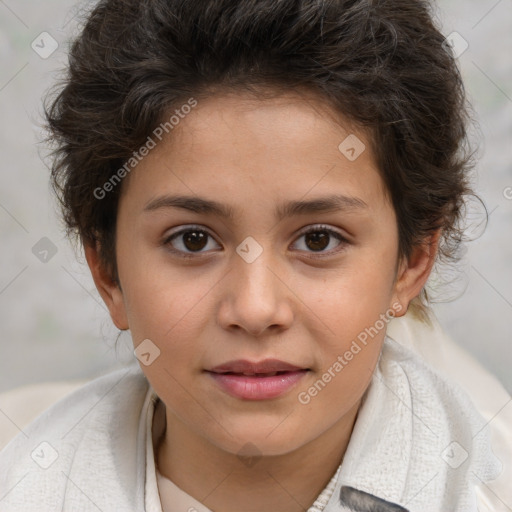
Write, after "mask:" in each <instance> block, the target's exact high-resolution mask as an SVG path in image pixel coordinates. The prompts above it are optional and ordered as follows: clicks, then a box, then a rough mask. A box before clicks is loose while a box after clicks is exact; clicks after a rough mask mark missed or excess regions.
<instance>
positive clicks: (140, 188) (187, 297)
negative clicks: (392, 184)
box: [88, 95, 422, 455]
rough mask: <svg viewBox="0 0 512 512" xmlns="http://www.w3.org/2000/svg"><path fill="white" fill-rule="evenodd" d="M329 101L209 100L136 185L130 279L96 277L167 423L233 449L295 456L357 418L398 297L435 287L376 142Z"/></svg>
mask: <svg viewBox="0 0 512 512" xmlns="http://www.w3.org/2000/svg"><path fill="white" fill-rule="evenodd" d="M328 114H329V112H328V110H327V107H326V106H323V105H322V104H321V103H320V102H318V100H316V101H315V100H314V99H311V98H310V99H309V100H308V101H307V100H306V99H305V97H304V96H298V95H285V96H281V97H276V98H273V99H268V100H256V99H251V98H249V97H245V96H240V95H227V96H222V97H220V96H217V97H212V98H209V99H208V100H204V101H201V102H199V103H198V105H197V107H196V108H194V109H193V110H192V111H191V112H190V113H189V114H188V115H187V116H186V117H184V119H182V120H181V121H180V123H179V125H178V126H177V127H176V128H175V129H174V130H173V131H172V132H171V133H170V135H172V137H171V136H168V137H167V138H164V139H163V140H162V141H161V142H160V143H159V144H158V145H157V147H156V148H154V149H153V150H152V151H151V152H150V153H149V154H148V155H147V156H146V157H145V158H144V159H143V160H142V161H141V162H140V163H139V164H138V165H137V167H136V169H134V170H133V171H132V173H131V174H130V176H129V179H128V180H125V182H124V183H123V191H122V196H121V199H120V203H119V211H118V220H117V241H116V251H117V264H118V271H119V280H120V283H121V289H119V288H117V287H115V286H112V287H110V288H108V286H105V285H104V284H101V283H100V282H99V281H100V278H99V277H97V272H96V275H95V279H96V282H97V284H98V285H99V288H102V289H101V290H100V291H101V292H102V295H103V297H104V298H105V300H106V302H107V304H108V306H109V308H110V312H111V315H112V318H113V319H114V322H115V323H116V325H117V326H118V327H119V328H129V329H130V330H131V334H132V337H133V340H134V345H135V347H138V346H139V345H140V344H141V343H142V342H144V343H145V345H140V346H141V347H145V348H144V352H145V353H148V354H150V355H149V356H145V357H146V361H144V362H149V361H150V364H148V365H146V364H143V363H142V362H141V368H142V370H143V372H144V373H145V375H146V376H147V378H148V380H149V382H150V383H151V385H152V386H153V388H154V389H155V391H156V392H157V394H158V395H159V397H160V398H161V399H162V401H163V402H164V403H165V405H166V410H167V416H168V420H171V419H173V421H175V422H179V423H180V424H181V425H183V426H184V428H186V429H188V430H189V431H190V432H192V433H193V434H194V435H195V436H199V437H200V438H201V439H203V440H205V441H206V442H208V443H211V444H213V445H215V446H216V447H218V448H221V449H222V450H225V451H227V452H231V453H238V452H239V450H240V449H241V447H243V446H244V445H246V443H248V442H250V443H252V444H253V445H255V446H257V448H258V450H259V451H260V452H261V453H262V454H269V455H277V454H284V453H287V452H290V451H292V450H294V449H297V448H299V447H301V446H303V445H305V444H306V443H308V442H310V441H313V440H315V439H317V438H319V437H320V436H321V435H322V434H323V433H325V432H327V431H328V430H329V429H332V428H335V427H336V425H339V424H341V423H342V422H343V421H345V420H346V417H347V415H348V413H349V411H353V410H354V408H356V409H357V405H358V403H359V401H360V399H361V396H362V395H363V393H364V391H365V390H366V388H367V386H368V384H369V382H370V379H371V374H372V371H373V370H374V368H375V365H376V363H377V360H378V357H379V354H380V351H381V346H382V342H383V339H384V335H385V325H386V324H387V322H388V321H389V319H390V317H391V316H390V309H394V310H395V313H396V314H397V316H399V314H400V311H402V310H403V312H405V309H406V307H407V303H408V300H409V299H410V298H412V297H413V296H414V295H415V294H417V293H418V292H419V290H420V289H421V285H422V279H421V278H420V277H418V276H419V275H420V272H419V271H418V272H417V273H416V274H414V268H412V269H411V268H406V267H401V266H400V265H398V264H397V262H398V232H397V222H396V217H395V213H394V210H393V207H392V205H391V204H390V202H389V200H388V198H387V196H386V193H385V189H384V184H383V181H382V179H381V177H380V175H379V172H378V170H377V168H376V164H375V162H374V157H373V155H372V153H371V151H370V149H369V142H368V139H367V138H366V136H365V134H364V133H362V132H360V131H355V130H352V129H351V128H350V126H349V124H348V123H346V122H343V120H341V122H340V124H338V123H336V122H335V121H334V119H333V117H332V116H330V115H328ZM348 136H352V137H351V138H350V139H348V142H347V143H345V145H342V147H341V150H340V148H339V146H340V144H341V143H342V142H343V141H345V139H347V137H348ZM354 136H356V137H357V138H358V140H359V141H360V142H362V143H364V144H365V146H366V149H365V150H364V151H362V153H361V154H360V155H359V156H358V157H357V158H356V159H354V157H355V156H357V155H358V153H359V152H360V151H361V148H362V146H361V145H358V146H354V141H356V139H355V138H354ZM350 142H352V144H350ZM347 144H348V147H347ZM350 146H354V150H355V151H351V150H350ZM349 157H350V158H349ZM178 196H180V197H179V198H178ZM187 198H188V199H187ZM88 261H89V263H90V264H91V262H92V261H93V257H92V256H91V253H89V256H88ZM93 267H94V265H91V268H93ZM93 274H95V270H94V268H93ZM404 304H405V305H404ZM391 314H392V313H391ZM364 333H366V336H365V334H364ZM369 333H371V334H369ZM144 340H146V341H144ZM147 340H150V341H147ZM363 340H365V342H363ZM356 347H359V350H358V349H357V348H356ZM158 351H159V352H158ZM155 357H156V358H155ZM153 358H154V360H153ZM269 359H275V360H278V361H280V362H281V363H278V366H276V367H273V366H269V367H265V366H262V367H260V368H255V367H251V366H246V367H241V366H233V365H232V364H230V362H232V361H235V360H245V361H246V362H250V363H260V362H262V361H265V360H269ZM226 363H227V366H225V367H224V368H221V369H218V368H217V370H216V371H213V370H214V369H215V368H216V367H219V365H225V364H226ZM282 363H287V364H288V365H292V367H293V368H292V367H284V366H282ZM279 368H281V369H282V371H285V370H287V371H286V372H285V373H283V374H278V375H276V376H273V377H272V376H271V372H272V371H279ZM294 368H295V370H294ZM229 370H230V371H231V372H232V373H231V374H225V373H224V372H226V371H229ZM292 370H293V371H292ZM255 372H256V373H263V374H265V375H264V376H250V375H245V376H244V375H241V373H246V374H247V373H255ZM223 373H224V374H223ZM221 374H223V375H221Z"/></svg>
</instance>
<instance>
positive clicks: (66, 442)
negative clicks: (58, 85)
mask: <svg viewBox="0 0 512 512" xmlns="http://www.w3.org/2000/svg"><path fill="white" fill-rule="evenodd" d="M430 8H431V7H430V5H428V4H427V2H426V1H422V0H395V1H393V2H386V1H383V2H373V1H369V0H325V1H321V0H301V1H298V0H281V1H276V0H237V1H233V0H194V1H192V0H188V1H186V0H151V1H150V0H103V1H100V2H99V3H98V4H97V5H96V7H95V8H94V10H93V11H92V13H91V14H90V15H89V17H88V20H87V23H86V25H85V28H84V30H83V32H82V33H81V34H80V36H79V37H78V38H77V40H76V42H75V43H74V44H73V46H72V48H71V51H70V61H69V75H68V77H67V78H66V81H65V86H64V88H63V89H62V91H61V92H60V94H59V95H58V97H57V98H56V99H55V100H54V102H53V103H52V104H51V105H50V106H49V107H48V109H47V117H48V125H49V128H50V130H51V133H52V134H53V138H54V140H55V142H56V143H57V147H56V151H55V160H54V167H53V172H52V179H53V184H54V187H55V190H56V191H57V194H58V197H59V199H60V201H61V205H62V209H63V217H64V219H65V221H66V224H67V228H68V232H69V234H75V235H77V237H78V239H79V240H80V241H81V243H82V244H83V246H84V250H85V255H86V258H87V262H88V265H89V267H90V269H91V273H92V276H93V278H94V281H95V284H96V286H97V288H98V291H99V293H100V294H101V296H102V298H103V300H104V301H105V303H106V305H107V306H108V308H109V311H110V315H111V317H112V320H113V322H114V323H115V325H116V326H117V327H118V328H119V329H120V330H127V329H129V330H130V333H131V336H132V338H133V343H134V348H135V355H136V356H137V359H138V365H134V366H132V367H130V368H127V369H124V370H122V371H118V372H114V373H112V374H109V375H107V376H104V377H102V378H100V379H97V380H94V381H92V382H90V383H89V384H87V385H86V386H84V387H81V388H80V389H79V390H78V391H76V392H74V393H72V394H71V395H68V396H67V397H66V398H64V399H63V400H61V401H60V402H58V403H57V404H56V405H54V406H53V407H51V408H50V409H48V410H47V411H45V413H43V414H42V415H41V416H39V417H38V418H37V419H36V420H35V421H34V422H33V423H32V424H31V425H30V426H29V427H28V428H27V429H25V432H23V433H22V434H20V435H19V436H17V438H16V439H15V440H13V441H12V442H11V443H10V444H9V445H8V446H7V447H6V448H5V449H4V450H3V451H2V453H1V454H0V498H2V501H0V504H1V505H0V509H1V510H2V511H4V510H5V511H14V510H23V511H24V512H29V511H38V512H42V511H56V510H63V511H93V510H101V511H104V512H107V511H109V512H110V511H123V512H125V511H126V512H128V511H142V510H145V511H148V512H149V511H151V512H187V511H188V512H208V511H215V512H241V511H242V512H266V511H270V510H272V511H276V512H277V511H278V512H295V511H305V510H307V511H310V512H318V511H324V512H339V511H360V512H364V511H387V510H409V511H411V512H412V511H414V512H426V511H435V512H441V511H443V512H448V511H450V512H454V511H456V512H468V511H476V510H477V507H481V506H482V501H481V500H480V501H479V499H478V498H477V496H476V493H475V486H476V485H477V484H482V483H485V482H488V481H490V480H492V479H494V478H496V477H497V476H498V475H499V474H500V469H501V465H500V463H499V461H498V459H497V458H496V456H495V455H494V454H493V452H492V450H491V447H490V442H489V432H488V427H487V426H486V421H485V420H484V419H483V418H482V417H481V416H480V414H479V413H478V411H477V410H476V408H475V406H474V405H473V403H472V402H471V400H470V399H469V398H468V397H467V396H466V395H465V394H464V393H463V392H462V390H461V389H460V388H459V387H458V386H457V385H456V384H455V383H453V382H452V381H451V380H448V378H446V377H444V376H442V375H441V374H440V373H438V372H437V371H436V370H434V369H433V368H432V367H431V366H430V365H429V364H427V363H426V362H425V361H424V360H422V358H421V357H420V356H419V355H418V354H417V353H416V352H415V351H414V350H411V349H410V348H407V347H406V346H404V345H402V344H399V343H397V342H396V341H394V340H393V339H392V338H390V337H389V336H387V335H386V329H387V327H388V324H390V322H391V321H392V320H393V319H394V318H396V317H403V316H404V315H405V314H406V312H408V311H409V313H408V316H409V317H410V316H411V315H414V316H415V317H416V318H417V319H419V320H417V321H420V320H421V321H423V322H425V323H428V322H429V321H430V320H429V317H430V316H431V314H430V312H429V308H428V301H427V296H426V293H425V288H424V287H425V284H426V281H427V279H428V277H429V274H430V272H431V270H432V267H433V265H434V263H435V262H436V260H437V259H438V258H439V257H441V256H444V257H446V258H456V254H457V251H456V250H457V247H458V244H459V241H460V238H461V235H462V233H461V230H462V229H461V220H462V219H461V216H462V214H461V205H462V203H463V200H464V197H465V196H466V195H467V194H469V193H471V191H470V189H469V186H468V170H469V167H470V157H469V156H468V155H469V153H468V152H465V151H464V149H465V148H466V146H465V144H466V141H467V139H466V119H467V114H466V108H467V107H466V103H465V98H464V89H463V85H462V82H461V78H460V75H459V72H458V70H457V66H456V64H455V62H454V58H453V55H452V54H451V53H450V48H449V46H448V45H447V44H446V43H445V41H444V37H443V36H442V35H441V33H440V32H439V30H438V29H437V28H436V27H435V25H434V23H433V21H432V17H431V13H430ZM486 510H487V509H486ZM489 510H490V509H489Z"/></svg>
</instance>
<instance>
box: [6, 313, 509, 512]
mask: <svg viewBox="0 0 512 512" xmlns="http://www.w3.org/2000/svg"><path fill="white" fill-rule="evenodd" d="M393 339H396V340H397V341H399V343H396V342H394V341H393ZM415 345H418V346H419V347H421V350H419V349H416V350H417V351H423V352H424V353H423V356H424V358H425V359H427V360H429V359H430V360H432V359H435V360H436V362H437V366H438V367H440V369H441V370H442V367H443V364H445V363H446V365H447V366H446V367H447V368H449V370H450V371H452V372H453V368H454V362H455V361H456V362H457V365H456V368H457V372H460V373H461V374H460V375H459V376H458V379H459V381H460V383H461V384H462V385H463V386H466V388H467V391H469V393H470V394H471V395H472V398H473V400H474V401H475V403H476V404H477V407H478V408H479V409H480V412H481V414H482V415H483V417H481V416H479V415H478V414H477V413H476V412H473V409H472V405H471V403H470V402H469V400H468V398H467V397H466V396H465V394H464V393H463V392H461V391H459V390H458V387H457V385H456V384H454V383H453V382H450V380H449V379H448V380H447V376H446V375H442V374H441V373H438V372H437V371H435V370H432V369H431V368H430V367H429V366H427V365H426V364H425V362H424V361H423V360H422V359H421V358H420V357H418V355H417V353H416V350H411V347H414V346H415ZM440 354H443V356H442V357H440ZM440 362H441V363H442V364H439V363H440ZM450 364H451V366H448V365H450ZM461 368H462V369H463V370H462V371H461ZM464 369H465V370H464ZM468 383H469V385H468ZM484 386H485V389H486V390H487V391H483V387H484ZM474 387H477V388H478V392H476V391H475V389H474ZM479 393H480V394H479ZM489 396H492V400H494V403H492V401H491V400H489ZM156 399H157V397H156V394H155V393H154V391H153V390H152V388H151V387H150V386H149V384H148V382H147V380H146V379H145V377H144V375H143V374H142V372H141V371H140V368H139V367H138V366H132V367H130V368H127V369H123V370H120V371H117V372H113V373H111V374H109V375H106V376H104V377H102V378H100V379H96V380H94V381H92V382H90V383H88V384H87V385H85V386H82V387H80V388H79V389H78V390H75V391H74V392H72V393H71V394H68V395H67V396H66V397H65V398H63V399H62V400H60V401H59V402H58V403H56V404H55V405H53V406H52V407H50V408H49V409H47V410H46V411H45V412H44V413H43V414H42V415H40V416H39V417H38V418H36V420H35V421H33V422H32V423H31V424H30V425H29V426H28V427H27V428H24V429H23V432H22V433H19V434H18V435H17V436H16V437H15V439H13V440H12V441H11V442H10V443H9V444H8V445H7V446H6V447H5V448H4V449H3V450H2V451H1V452H0V511H1V512H11V511H23V512H36V511H37V512H46V511H48V512H49V511H52V512H53V511H70V512H73V511H75V510H76V511H85V512H88V511H97V510H98V509H99V510H102V511H104V512H107V511H119V512H121V511H123V512H129V511H137V512H139V511H145V512H161V510H162V509H161V506H160V500H159V496H158V487H157V480H156V475H155V468H154V460H153V453H152V442H151V424H152V417H153V411H154V404H155V400H156ZM505 400H506V402H505ZM509 400H510V397H509V396H508V394H507V393H506V392H505V391H504V390H503V388H502V387H501V386H500V385H499V384H498V383H497V381H496V380H495V379H493V378H492V377H491V376H490V375H489V374H487V373H486V372H485V371H484V370H482V369H481V368H480V367H479V366H478V365H476V363H475V362H474V361H472V360H471V358H469V356H467V355H466V354H465V353H464V352H462V351H460V349H458V348H457V347H456V346H455V345H453V343H452V342H451V341H450V340H449V339H447V337H446V336H445V335H444V333H442V331H441V329H440V328H439V326H438V324H436V323H435V325H434V328H433V329H432V328H427V327H426V326H424V325H423V324H421V323H419V322H417V321H415V320H414V319H413V318H411V317H408V316H406V317H404V318H401V319H396V320H393V322H392V324H391V325H390V326H389V328H388V338H387V339H386V342H385V345H384V349H383V354H382V356H381V358H380V360H379V364H378V366H377V368H376V372H375V374H374V377H373V380H372V384H371V386H370V388H369V390H368V391H367V393H366V394H365V400H364V403H363V405H362V407H361V410H360V412H359V415H358V419H357V422H356V425H355V427H354V431H353V433H352V437H351V440H350V443H349V446H348V449H347V452H346V454H345V458H344V461H343V464H342V465H341V467H340V468H338V472H337V474H336V476H337V478H335V479H334V481H333V482H332V483H333V484H334V485H333V486H332V488H330V489H328V490H329V493H328V500H327V501H328V502H327V504H326V505H325V508H324V509H323V511H324V512H342V511H350V510H352V511H361V512H363V511H364V510H380V511H382V512H384V511H385V510H409V511H410V512H448V511H449V512H472V511H474V512H476V511H477V510H478V511H479V512H490V511H496V512H501V511H503V512H505V511H507V510H510V508H512V498H511V491H510V485H507V484H509V483H510V482H511V481H512V479H511V477H510V467H511V466H510V461H511V460H512V456H511V445H512V443H511V424H512V422H510V412H511V411H510V409H508V412H507V407H506V405H505V404H506V403H509V404H510V402H509ZM502 402H503V403H502ZM504 405H505V407H503V406H504ZM500 406H501V407H502V409H501V411H499V410H498V409H497V408H498V407H500ZM0 408H2V397H0ZM11 412H12V411H11ZM507 417H508V419H507ZM489 430H490V432H491V435H492V443H493V449H494V452H495V454H496V455H497V456H498V458H499V459H500V460H501V462H502V463H503V469H502V468H501V467H500V465H499V463H498V462H497V460H496V459H495V457H494V456H493V454H492V452H491V451H490V450H489V444H488V441H489V440H488V437H487V433H488V431H489ZM500 471H501V475H500V478H498V479H496V480H493V481H492V482H490V480H491V479H492V478H495V477H496V476H497V475H498V474H499V473H500ZM482 481H483V482H485V483H482ZM476 483H479V484H480V486H479V487H478V488H476V487H475V485H474V484H476ZM342 488H343V489H342ZM352 489H353V490H352ZM324 491H325V490H324ZM475 491H476V495H475ZM324 495H325V492H324ZM185 496H187V495H185ZM342 500H344V503H345V506H343V505H342ZM365 501H369V502H372V503H373V505H372V506H374V507H376V506H377V505H375V504H376V503H378V507H379V508H371V509H370V508H367V507H368V505H358V506H357V507H356V508H354V507H355V505H353V504H354V503H356V502H359V503H362V502H365ZM392 504H396V506H394V505H392ZM398 505H399V506H401V507H402V508H397V507H398ZM477 506H478V508H477ZM364 507H366V508H364ZM310 510H311V511H313V510H314V511H315V512H316V510H321V508H311V509H310ZM173 512H175V511H173ZM176 512H182V510H181V509H180V510H176ZM183 512H186V510H185V511H183Z"/></svg>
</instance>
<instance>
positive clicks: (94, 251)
mask: <svg viewBox="0 0 512 512" xmlns="http://www.w3.org/2000/svg"><path fill="white" fill-rule="evenodd" d="M84 251H85V258H86V260H87V264H88V265H89V269H90V271H91V274H92V278H93V280H94V284H95V285H96V288H97V290H98V292H99V294H100V295H101V298H102V299H103V301H104V302H105V304H106V306H107V308H108V310H109V312H110V317H111V318H112V321H113V322H114V324H115V326H116V327H117V328H118V329H120V330H122V331H124V330H127V329H129V326H128V318H127V315H126V308H125V304H124V298H123V292H122V291H121V289H120V287H119V285H118V284H117V283H116V282H115V281H114V280H113V279H112V277H111V276H110V275H109V273H108V272H107V271H106V270H105V268H104V266H103V265H102V263H101V260H100V257H99V251H98V245H96V246H95V247H93V246H91V245H86V246H85V247H84Z"/></svg>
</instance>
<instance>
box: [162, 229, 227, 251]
mask: <svg viewBox="0 0 512 512" xmlns="http://www.w3.org/2000/svg"><path fill="white" fill-rule="evenodd" d="M212 240H213V237H212V236H211V235H210V233H209V232H208V231H206V230H205V229H203V228H201V227H200V226H189V227H187V228H186V229H181V230H179V231H177V232H175V233H173V234H171V235H170V236H167V237H166V238H165V240H164V241H163V245H165V246H168V247H169V249H170V250H171V252H174V253H179V254H180V256H183V257H185V258H190V257H193V253H203V252H206V251H203V249H205V248H208V245H209V241H212ZM215 244H216V245H218V244H217V242H215ZM209 248H210V249H211V247H209Z"/></svg>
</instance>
